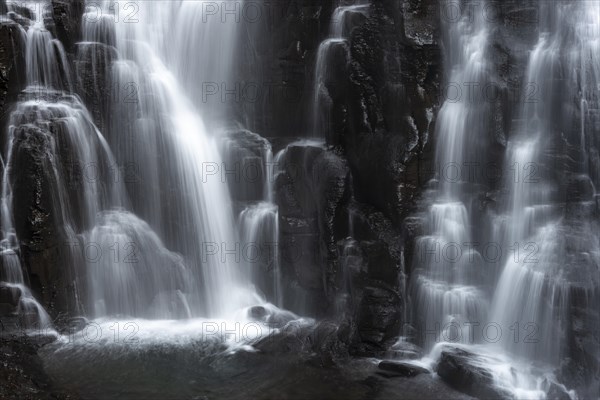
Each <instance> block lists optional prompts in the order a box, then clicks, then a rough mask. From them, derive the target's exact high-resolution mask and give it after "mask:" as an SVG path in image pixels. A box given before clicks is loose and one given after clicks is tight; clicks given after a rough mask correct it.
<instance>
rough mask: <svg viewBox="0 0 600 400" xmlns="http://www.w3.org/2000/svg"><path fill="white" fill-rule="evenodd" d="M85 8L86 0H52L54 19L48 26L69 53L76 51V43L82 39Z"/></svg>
mask: <svg viewBox="0 0 600 400" xmlns="http://www.w3.org/2000/svg"><path fill="white" fill-rule="evenodd" d="M84 9H85V1H84V0H52V19H51V23H50V24H47V25H46V26H47V27H48V29H49V30H50V31H52V32H53V34H54V36H55V37H56V38H58V40H60V41H61V42H62V44H63V46H64V47H65V49H66V50H67V51H68V52H69V53H74V52H75V43H76V42H79V41H80V40H81V22H82V17H83V12H84Z"/></svg>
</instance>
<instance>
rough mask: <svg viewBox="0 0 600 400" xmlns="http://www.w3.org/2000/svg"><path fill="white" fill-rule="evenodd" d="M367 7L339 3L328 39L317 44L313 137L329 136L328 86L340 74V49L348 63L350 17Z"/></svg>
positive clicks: (364, 11) (329, 102) (330, 101)
mask: <svg viewBox="0 0 600 400" xmlns="http://www.w3.org/2000/svg"><path fill="white" fill-rule="evenodd" d="M368 10H369V5H368V4H354V5H350V6H339V7H337V8H336V9H335V10H334V11H333V15H332V16H331V23H330V26H329V35H328V38H327V39H325V40H324V41H323V42H322V43H321V44H320V45H319V48H318V50H317V61H316V63H315V77H314V80H315V82H314V89H313V110H312V123H313V129H312V130H313V131H312V135H313V136H314V137H325V138H327V137H330V132H331V129H332V126H331V119H332V115H331V112H332V105H333V104H332V98H331V94H330V93H329V90H328V87H327V85H328V84H329V83H330V81H331V80H332V79H334V78H335V77H336V75H337V73H339V68H338V65H337V63H338V62H339V58H337V57H338V56H339V54H340V53H339V52H341V54H342V55H343V59H344V64H348V62H349V57H350V54H349V52H350V49H349V48H348V40H347V39H348V37H349V34H350V32H351V28H352V17H353V16H355V15H356V14H359V15H362V16H364V15H366V14H367V13H368ZM344 70H345V68H344Z"/></svg>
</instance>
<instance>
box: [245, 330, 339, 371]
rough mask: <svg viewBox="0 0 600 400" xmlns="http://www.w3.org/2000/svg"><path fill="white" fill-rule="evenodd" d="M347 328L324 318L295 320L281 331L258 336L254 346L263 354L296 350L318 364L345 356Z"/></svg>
mask: <svg viewBox="0 0 600 400" xmlns="http://www.w3.org/2000/svg"><path fill="white" fill-rule="evenodd" d="M347 340H348V331H347V330H346V329H344V326H343V325H342V326H340V325H338V324H335V323H332V322H330V321H327V320H324V321H321V322H319V323H317V324H315V325H312V324H306V323H304V322H300V321H294V322H291V323H289V324H288V325H286V326H285V327H284V328H283V329H282V330H281V331H280V332H277V333H274V334H271V335H269V336H268V337H265V338H263V339H261V340H260V341H259V342H258V343H256V344H255V345H254V347H255V348H256V349H257V350H259V351H261V352H263V353H266V354H288V353H292V354H296V355H299V356H301V357H303V358H304V359H306V360H311V361H313V362H315V361H316V362H317V363H319V364H321V365H333V363H335V362H336V361H340V360H345V359H347V358H348V352H347V350H348V344H347Z"/></svg>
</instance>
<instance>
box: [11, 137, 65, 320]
mask: <svg viewBox="0 0 600 400" xmlns="http://www.w3.org/2000/svg"><path fill="white" fill-rule="evenodd" d="M13 152H14V156H13V160H14V161H13V162H14V168H13V170H12V171H13V174H12V176H11V182H12V185H13V196H14V200H13V201H14V204H15V205H16V206H15V209H14V217H15V222H16V226H15V228H16V231H17V235H18V237H19V239H20V240H21V251H22V253H23V255H22V258H23V260H24V261H25V264H24V267H25V269H26V270H27V271H28V273H29V278H30V285H31V288H32V290H33V292H34V293H35V294H37V295H38V296H41V299H42V304H43V305H44V306H46V307H49V308H53V307H52V306H53V305H54V303H55V301H56V300H57V296H58V292H59V291H60V289H58V287H56V286H55V285H57V284H58V283H59V282H61V281H64V280H63V279H64V276H63V271H62V269H61V268H59V266H60V265H61V264H62V263H61V261H60V260H61V257H60V254H61V248H60V245H61V243H60V238H61V236H62V235H61V231H60V229H59V228H58V227H57V226H56V225H55V221H54V216H53V215H52V211H53V210H54V209H55V206H56V204H54V201H53V199H55V198H57V197H55V196H56V181H55V180H54V176H53V175H52V173H51V171H52V164H53V160H52V157H51V154H52V151H51V137H50V135H49V134H48V132H44V131H43V130H41V129H39V128H35V127H32V126H22V127H18V128H16V131H15V144H14V147H13ZM68 295H69V294H68V293H62V296H60V297H62V299H61V301H60V302H61V303H62V302H65V301H66V299H67V296H68ZM63 304H64V303H63Z"/></svg>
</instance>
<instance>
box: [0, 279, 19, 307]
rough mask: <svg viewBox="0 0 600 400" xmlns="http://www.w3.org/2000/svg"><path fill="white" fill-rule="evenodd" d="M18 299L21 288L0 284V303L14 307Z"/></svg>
mask: <svg viewBox="0 0 600 400" xmlns="http://www.w3.org/2000/svg"><path fill="white" fill-rule="evenodd" d="M20 299H21V289H20V288H19V287H16V286H7V285H4V284H0V303H3V304H8V305H11V306H13V307H16V306H18V305H19V301H20Z"/></svg>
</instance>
